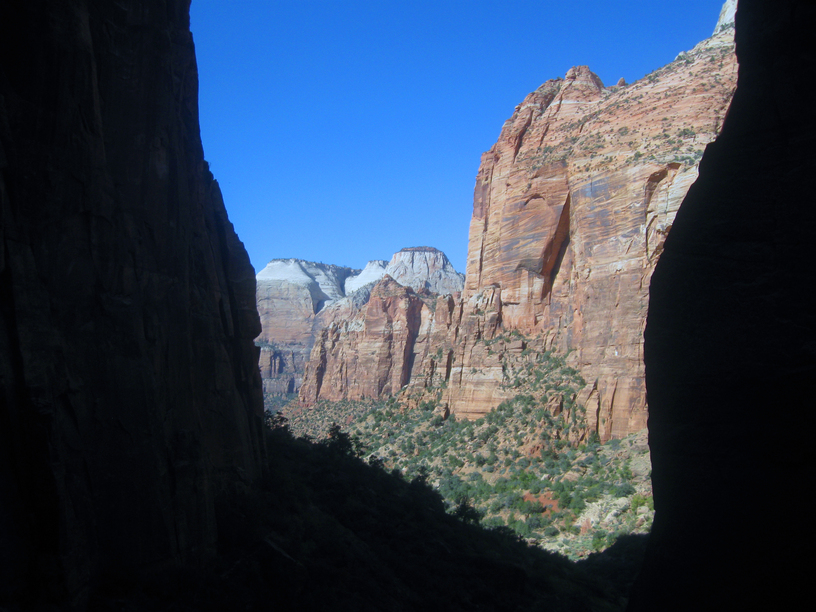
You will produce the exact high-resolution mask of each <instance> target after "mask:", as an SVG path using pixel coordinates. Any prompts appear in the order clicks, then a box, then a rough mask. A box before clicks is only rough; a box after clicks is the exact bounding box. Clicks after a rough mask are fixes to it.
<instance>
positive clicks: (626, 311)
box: [301, 24, 736, 439]
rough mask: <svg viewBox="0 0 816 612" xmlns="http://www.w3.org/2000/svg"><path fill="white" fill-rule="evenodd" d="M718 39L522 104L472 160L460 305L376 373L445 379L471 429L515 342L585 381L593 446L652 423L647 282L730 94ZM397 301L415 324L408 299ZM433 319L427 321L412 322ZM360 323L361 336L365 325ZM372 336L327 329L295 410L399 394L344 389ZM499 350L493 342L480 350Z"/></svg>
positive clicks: (732, 67) (500, 382)
mask: <svg viewBox="0 0 816 612" xmlns="http://www.w3.org/2000/svg"><path fill="white" fill-rule="evenodd" d="M721 26H724V24H718V27H717V33H716V34H715V35H714V36H712V37H711V38H710V39H708V40H706V41H704V42H702V43H700V44H699V45H697V46H696V47H695V48H694V49H692V50H691V51H688V52H686V53H681V54H680V55H679V56H678V58H677V59H676V60H675V61H674V62H672V63H671V64H669V65H667V66H665V67H664V68H661V69H659V70H657V71H655V72H654V73H652V74H650V75H648V76H647V77H645V78H643V79H641V80H640V81H638V82H636V83H634V84H632V85H623V84H622V85H620V86H615V87H608V88H607V87H604V85H603V83H601V81H600V79H599V78H598V77H597V76H596V75H595V74H593V73H592V72H591V71H590V70H589V68H587V67H585V66H579V67H576V68H573V69H571V70H570V71H569V72H568V73H567V75H566V77H565V78H563V79H554V80H551V81H547V82H546V83H544V84H543V85H542V86H541V87H539V88H538V89H537V90H536V91H534V92H532V93H531V94H529V95H528V96H527V97H526V98H525V100H524V101H523V102H522V103H521V104H520V105H519V106H518V107H516V109H515V112H514V113H513V115H512V117H511V118H510V119H508V121H507V122H505V124H504V127H503V128H502V131H501V134H500V136H499V140H498V142H497V143H496V144H495V145H494V146H493V148H492V149H491V150H490V151H488V152H487V153H485V154H484V155H483V156H482V163H481V167H480V169H479V173H478V175H477V179H476V188H475V195H474V206H473V217H472V220H471V225H470V234H469V247H468V264H467V274H466V280H465V287H464V291H463V295H462V298H461V301H459V302H458V303H457V304H455V305H453V306H452V307H445V308H443V311H444V312H446V313H447V314H446V315H445V316H444V317H442V319H440V320H439V321H436V319H433V320H434V321H435V323H434V325H431V324H426V327H425V328H424V329H425V331H424V332H423V333H424V335H422V336H421V337H422V338H423V342H425V344H421V345H412V346H408V345H403V344H399V343H397V344H395V343H394V340H393V338H390V337H389V340H388V342H381V343H379V344H377V346H376V351H386V350H390V351H393V352H391V353H389V355H388V356H387V357H386V356H382V360H384V361H388V360H389V359H390V360H391V361H394V360H396V359H397V353H399V354H403V353H405V354H407V353H408V352H411V353H412V358H411V359H412V367H411V369H410V372H408V374H407V375H402V376H401V377H400V378H399V381H400V384H403V385H404V384H407V385H408V387H409V391H412V392H417V391H422V390H423V389H430V388H431V387H439V386H440V385H441V383H442V382H444V383H446V384H445V386H446V389H445V391H444V396H443V401H444V402H446V403H447V404H448V408H449V409H450V410H451V411H452V412H455V413H457V414H460V415H464V416H466V417H468V418H475V417H478V416H480V415H481V414H484V413H485V412H486V411H489V410H490V409H492V408H494V407H495V406H496V405H497V404H498V403H499V402H501V401H502V400H503V399H506V398H507V397H509V396H510V395H511V394H512V390H511V389H509V388H505V385H504V383H505V382H506V371H507V368H508V367H512V366H513V364H518V363H521V362H523V360H524V356H523V355H521V354H520V353H521V352H522V351H523V350H522V349H519V350H518V351H511V350H510V349H509V347H510V346H514V345H513V344H512V343H511V342H509V341H508V342H504V341H503V340H501V339H502V338H504V337H505V334H507V333H508V332H513V331H516V332H520V333H521V334H523V335H525V336H527V337H529V338H530V340H529V345H528V344H525V345H524V348H525V349H528V351H527V352H529V351H536V350H551V349H552V350H557V351H559V352H562V353H569V362H570V364H571V365H573V366H574V367H576V368H577V369H578V370H579V371H580V372H581V373H582V375H583V377H584V378H585V379H586V381H587V383H588V384H587V387H586V388H585V389H584V391H583V392H582V395H581V397H580V398H579V401H580V402H581V403H583V404H585V405H586V406H587V413H588V419H589V424H590V426H591V427H592V428H597V431H598V433H599V434H600V436H601V438H602V439H608V438H609V437H617V436H623V435H625V434H627V433H629V432H633V431H637V430H640V429H642V428H644V427H645V426H646V399H645V389H644V382H643V381H644V373H643V340H642V335H643V326H644V321H645V316H646V308H647V291H648V286H649V280H650V277H651V273H652V270H653V268H654V264H655V262H656V260H657V256H658V255H659V254H660V252H661V250H662V248H663V241H664V239H665V237H666V234H667V232H668V231H669V229H670V228H671V225H672V222H673V219H674V215H675V213H676V211H677V209H678V207H679V204H680V201H681V200H682V199H683V197H684V196H685V194H686V192H687V190H688V188H689V186H690V185H691V184H692V183H693V182H694V180H695V179H696V177H697V164H698V161H699V159H700V157H701V156H702V152H703V149H704V147H705V146H706V144H707V143H709V142H710V141H712V140H713V139H714V137H715V136H716V135H717V133H718V132H719V130H720V127H721V125H722V122H723V118H724V117H725V114H726V111H727V109H728V106H729V104H730V101H731V97H732V94H733V91H734V88H735V84H736V64H735V58H734V45H733V27H721ZM401 299H402V300H403V302H402V303H403V312H410V311H411V309H410V308H409V307H408V303H409V302H410V299H409V298H408V297H407V296H403V297H402V298H401ZM413 299H414V300H415V301H421V300H419V298H413ZM411 303H413V302H411ZM417 308H418V309H419V311H422V308H421V307H419V306H417ZM425 308H427V309H428V310H429V312H430V308H431V306H430V305H429V304H425ZM372 316H373V315H372ZM378 320H379V319H378ZM431 320H432V318H431V317H429V316H428V315H425V316H424V318H422V317H420V318H419V320H418V321H417V322H414V323H413V325H414V326H415V327H417V326H419V325H420V322H421V321H431ZM443 320H444V321H445V323H444V324H443V323H442V321H443ZM354 321H355V323H354V325H355V326H356V329H359V330H362V329H364V328H365V329H367V328H366V325H367V320H366V318H365V316H363V314H362V313H359V314H358V315H357V316H356V318H355V319H354ZM397 321H399V322H400V323H399V325H408V321H407V320H406V319H405V317H404V316H403V317H402V318H400V317H397V318H396V319H394V322H393V323H392V325H396V324H397V323H396V322H397ZM445 325H447V328H445ZM417 329H419V327H417ZM366 333H367V334H368V335H367V336H366V338H367V339H366V340H365V341H364V342H362V343H361V341H360V339H359V338H358V337H357V335H355V334H357V332H356V331H355V332H353V333H351V334H349V333H346V334H345V335H344V333H343V331H342V330H341V329H340V327H335V328H333V329H332V330H327V331H326V332H325V334H324V335H323V336H322V337H321V339H320V341H319V342H318V344H316V345H315V349H314V351H313V353H312V360H311V362H310V364H309V369H310V370H314V371H315V372H318V371H320V372H322V376H323V383H322V385H320V384H316V381H313V384H312V386H310V387H309V388H308V390H307V391H306V392H304V393H302V394H301V399H302V400H304V401H306V402H307V403H311V402H313V401H315V400H316V399H321V398H322V399H340V398H341V397H352V398H353V397H359V396H360V395H361V394H363V392H362V389H363V388H365V389H366V394H369V393H372V392H376V393H378V394H379V393H393V392H395V391H396V390H397V389H398V387H397V386H396V385H395V384H391V385H388V386H387V387H386V386H383V387H379V386H378V385H377V384H374V381H373V380H363V379H359V378H358V380H357V382H356V383H355V384H354V385H346V384H342V383H341V382H340V379H341V378H342V377H343V376H346V372H347V371H348V368H349V367H351V366H352V364H357V363H359V361H360V356H359V353H360V351H374V350H375V347H374V345H372V344H371V342H372V341H373V340H372V339H373V336H372V334H371V333H370V332H368V331H367V332H366ZM418 337H419V336H418ZM426 338H427V340H425V339H426ZM493 340H499V342H498V343H495V344H493V343H492V344H491V345H490V346H488V344H487V343H486V342H485V341H493ZM386 346H387V347H389V348H388V349H386V348H385V347H386ZM516 348H518V347H516ZM399 359H400V360H401V363H406V362H407V361H410V359H406V358H404V357H399ZM327 360H328V361H327ZM332 360H333V363H334V365H333V366H331V367H329V366H328V363H329V362H330V361H332ZM321 364H323V365H321ZM378 372H379V370H376V369H368V370H358V373H357V376H358V377H360V376H362V377H365V376H372V377H377V376H380V374H379V373H378ZM326 377H328V378H329V379H331V381H332V383H331V384H328V385H327V384H326V380H327V378H326ZM305 387H306V386H305V385H304V389H305ZM435 392H436V391H435V390H434V393H435Z"/></svg>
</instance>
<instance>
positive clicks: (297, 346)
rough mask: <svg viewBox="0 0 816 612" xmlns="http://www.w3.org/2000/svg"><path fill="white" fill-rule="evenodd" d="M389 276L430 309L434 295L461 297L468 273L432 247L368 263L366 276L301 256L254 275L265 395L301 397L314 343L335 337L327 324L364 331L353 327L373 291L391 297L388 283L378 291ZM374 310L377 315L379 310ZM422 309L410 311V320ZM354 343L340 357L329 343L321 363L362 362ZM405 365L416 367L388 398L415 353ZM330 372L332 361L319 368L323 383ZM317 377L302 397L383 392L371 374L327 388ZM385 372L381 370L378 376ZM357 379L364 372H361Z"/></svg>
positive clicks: (411, 249)
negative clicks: (365, 378)
mask: <svg viewBox="0 0 816 612" xmlns="http://www.w3.org/2000/svg"><path fill="white" fill-rule="evenodd" d="M384 278H387V279H390V280H389V282H390V283H391V284H393V285H394V286H397V287H399V286H402V287H405V288H410V289H411V291H410V293H411V294H412V295H415V294H414V291H415V292H417V293H419V294H421V295H422V296H423V297H422V300H424V301H425V302H427V303H429V304H430V303H432V302H433V301H434V300H433V299H430V298H429V296H430V295H431V294H456V295H458V294H459V293H460V292H461V290H462V283H463V282H464V275H462V274H460V273H458V272H456V270H454V269H453V266H452V265H451V263H450V261H449V260H448V258H447V257H446V256H445V254H444V253H443V252H442V251H440V250H438V249H435V248H433V247H409V248H405V249H402V250H400V251H399V252H397V253H395V254H394V256H393V257H392V258H391V260H390V261H389V262H386V261H382V260H374V261H370V262H369V263H368V265H367V266H366V267H365V269H363V270H362V271H361V270H352V269H351V268H346V267H342V266H334V265H328V264H322V263H313V262H307V261H302V260H298V259H276V260H273V261H271V262H270V263H269V264H268V265H267V266H266V267H265V268H264V269H263V270H261V272H259V273H258V275H257V283H258V287H257V303H258V312H259V313H260V317H261V324H262V327H263V330H262V332H261V335H260V336H259V337H258V340H257V342H258V344H259V345H260V346H261V357H260V367H261V376H262V378H263V385H264V392H265V394H267V395H268V396H276V395H282V394H288V393H297V392H299V391H300V389H301V384H303V377H304V375H307V366H306V364H307V362H308V361H309V357H310V354H311V352H312V347H313V346H314V345H315V342H316V341H317V342H321V343H322V342H324V341H329V338H330V336H328V335H326V334H325V333H324V331H325V329H326V328H329V327H331V328H332V329H333V330H334V332H333V333H334V334H335V335H336V334H338V333H340V331H339V330H340V329H342V330H344V331H343V333H348V332H351V333H355V332H357V331H359V330H362V329H363V327H365V326H362V325H361V326H358V327H355V326H354V325H350V324H349V322H350V321H351V320H352V319H355V320H357V319H359V318H360V317H363V316H364V312H365V311H366V308H367V306H366V305H367V303H368V302H369V298H370V297H371V296H372V295H375V294H376V296H377V298H376V299H380V298H381V297H382V295H383V294H387V293H390V292H392V289H393V287H391V286H390V285H389V288H385V287H383V288H382V289H381V290H379V291H377V290H375V285H376V284H377V283H378V282H380V281H381V280H382V279H384ZM415 297H416V296H415ZM418 299H419V298H418ZM375 301H376V300H375ZM420 301H421V300H420ZM371 312H372V315H373V313H374V312H375V310H372V311H371ZM418 312H419V311H414V310H412V311H411V317H413V316H414V315H415V314H416V313H418ZM373 316H376V315H373ZM403 322H404V323H406V324H408V325H409V326H413V327H412V329H413V328H415V329H416V330H418V329H419V328H420V327H421V326H420V325H419V323H418V322H416V321H413V320H412V321H410V322H408V321H407V320H406V319H405V318H404V317H403ZM377 325H378V323H376V322H370V323H369V325H368V327H369V328H371V327H372V326H373V327H376V326H377ZM412 333H413V332H412ZM332 337H334V338H335V339H334V341H332V345H333V346H335V345H337V346H339V345H340V344H343V341H342V340H340V339H339V337H335V336H332ZM409 338H410V342H411V343H413V342H414V335H410V334H409V335H408V336H405V337H404V338H403V341H409ZM384 341H385V339H384ZM389 342H390V340H389ZM338 343H339V344H338ZM351 346H355V347H356V346H357V341H356V340H352V341H351V344H350V345H349V346H348V347H347V349H346V350H343V351H341V352H340V353H337V354H331V353H332V351H331V350H330V349H327V348H326V347H325V346H324V347H323V348H322V349H321V350H322V352H323V359H324V360H326V359H329V360H330V361H331V360H333V359H341V360H346V359H350V360H352V361H354V362H355V363H356V359H357V358H356V357H355V356H353V352H354V350H355V349H352V348H351ZM387 350H388V351H389V355H390V351H392V350H394V351H396V353H395V355H394V356H393V359H392V357H391V356H389V360H392V361H399V359H400V357H399V356H398V355H397V354H398V353H405V351H406V350H407V349H406V347H405V346H402V347H401V348H396V345H394V346H393V347H392V346H391V345H389V348H388V349H387ZM363 361H365V360H363ZM318 363H320V362H316V363H315V366H314V367H315V368H316V367H318ZM408 363H409V364H411V366H409V367H407V370H406V378H405V380H404V381H402V382H400V381H399V380H395V381H394V385H396V387H394V386H393V385H391V384H389V385H386V386H387V388H388V389H392V388H393V389H394V391H389V393H391V392H394V393H395V392H396V391H398V390H399V389H400V388H401V387H402V385H404V384H405V383H406V382H407V381H408V380H409V379H410V374H411V369H412V365H413V357H412V356H410V358H409V361H408ZM326 367H328V369H329V370H330V371H331V370H333V366H332V365H330V364H329V365H328V366H325V365H324V366H321V370H320V371H321V372H322V373H321V375H320V376H321V381H322V376H323V375H324V374H323V373H325V370H326ZM383 367H385V366H384V365H383ZM349 368H351V370H354V369H355V368H356V365H353V366H352V365H346V366H345V367H344V368H343V369H342V370H337V372H336V374H337V375H339V372H340V371H342V372H347V371H349ZM314 374H315V372H313V373H312V379H311V381H310V382H308V383H307V385H306V386H307V387H308V388H307V390H306V391H304V392H303V395H302V396H301V397H303V398H307V397H312V398H313V399H316V398H317V396H320V397H322V398H323V399H328V398H329V397H331V398H332V399H341V398H342V397H345V395H344V394H343V393H339V392H338V390H339V389H358V388H359V391H358V392H357V393H358V396H359V394H363V395H367V396H372V395H379V394H380V392H381V391H378V390H376V389H377V387H378V382H377V381H375V380H374V378H375V377H376V376H375V375H374V374H373V373H372V374H371V376H372V380H370V381H367V382H364V383H363V382H360V384H359V385H358V384H357V383H355V382H351V383H350V382H349V381H347V380H345V379H343V380H339V379H338V380H335V381H333V382H332V384H331V385H327V386H325V387H324V386H323V385H322V382H318V381H317V379H316V378H315V377H314ZM382 375H383V374H382V373H380V375H378V376H382ZM359 376H361V377H362V376H364V374H363V373H362V372H361V373H360V374H359ZM397 378H399V377H397ZM360 380H361V381H362V379H360Z"/></svg>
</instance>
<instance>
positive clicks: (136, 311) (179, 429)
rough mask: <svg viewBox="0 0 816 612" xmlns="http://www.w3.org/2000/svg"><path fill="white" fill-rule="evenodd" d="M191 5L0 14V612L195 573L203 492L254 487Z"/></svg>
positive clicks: (228, 260) (235, 274)
mask: <svg viewBox="0 0 816 612" xmlns="http://www.w3.org/2000/svg"><path fill="white" fill-rule="evenodd" d="M188 7H189V0H122V1H120V2H99V1H94V0H37V1H27V0H25V1H17V0H7V1H6V2H3V3H2V7H1V8H0V58H2V62H1V63H0V242H1V243H2V244H0V357H1V358H0V607H3V605H4V604H6V603H8V602H17V603H18V604H19V605H21V606H22V608H23V609H38V608H40V607H45V606H48V605H50V604H54V605H59V606H63V605H65V606H80V607H81V606H83V605H84V603H83V602H85V601H86V600H87V597H88V593H89V592H90V591H91V590H92V589H93V588H94V585H96V584H98V583H99V582H100V580H103V578H104V576H109V575H116V574H121V575H127V574H128V573H130V572H133V571H137V570H140V571H141V570H144V569H146V568H156V569H159V568H162V567H167V566H172V565H177V564H182V563H184V564H188V565H189V564H192V565H195V564H197V563H202V562H205V561H206V560H207V559H208V558H211V557H212V556H213V554H214V552H215V543H216V537H217V533H216V521H215V498H216V496H217V494H218V493H219V491H221V490H223V489H224V488H225V487H226V486H227V485H228V484H231V483H234V482H240V481H244V480H246V481H249V480H252V479H253V478H254V477H256V476H257V475H258V474H259V471H260V469H261V468H260V466H261V465H262V460H263V455H264V451H263V442H262V437H261V427H262V424H261V417H260V412H261V409H262V399H261V388H260V378H259V374H258V368H257V358H258V353H257V348H255V347H254V346H253V343H252V339H253V338H254V337H255V336H257V335H258V333H259V331H260V325H259V322H258V315H257V312H256V310H255V279H254V273H253V269H252V267H251V265H250V263H249V259H248V257H247V255H246V252H245V251H244V248H243V245H242V244H241V242H240V241H239V240H238V238H237V237H236V235H235V233H234V231H233V228H232V225H231V224H230V222H229V220H228V219H227V214H226V211H225V209H224V205H223V202H222V200H221V195H220V192H219V189H218V185H217V183H216V182H215V181H214V180H213V177H212V175H211V174H210V172H209V170H208V167H207V164H206V162H204V158H203V152H202V147H201V141H200V137H199V126H198V107H197V96H198V91H197V89H198V82H197V72H196V64H195V55H194V50H193V41H192V36H191V34H190V31H189V15H188ZM49 609H50V608H49Z"/></svg>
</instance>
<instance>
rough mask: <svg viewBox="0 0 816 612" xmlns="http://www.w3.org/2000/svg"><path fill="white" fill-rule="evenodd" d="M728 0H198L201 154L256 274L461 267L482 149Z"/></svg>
mask: <svg viewBox="0 0 816 612" xmlns="http://www.w3.org/2000/svg"><path fill="white" fill-rule="evenodd" d="M721 6H722V1H721V0H684V1H683V2H660V1H657V0H651V1H641V0H629V1H627V2H608V0H607V1H596V0H584V1H583V2H577V3H573V2H564V1H563V0H561V1H559V2H550V1H546V0H538V1H536V2H533V1H527V0H517V1H514V0H501V1H500V0H491V1H487V0H484V1H481V0H433V1H426V0H371V1H368V0H288V1H285V2H284V1H276V0H193V2H192V8H191V11H192V17H191V20H192V22H191V27H192V31H193V37H194V40H195V44H196V53H197V57H198V68H199V79H200V113H201V136H202V140H203V142H204V154H205V157H206V159H207V160H208V161H209V162H210V165H211V169H212V171H213V173H214V174H215V177H216V178H217V179H218V181H219V183H220V185H221V189H222V191H223V194H224V200H225V202H226V206H227V211H228V213H229V216H230V219H231V220H232V222H233V224H234V225H235V229H236V231H237V232H238V235H239V236H240V238H241V240H242V241H243V242H244V245H245V246H246V248H247V251H248V252H249V255H250V258H251V259H252V263H253V265H254V266H255V269H256V271H257V270H260V269H261V268H263V267H264V266H265V265H266V263H267V261H269V260H270V259H273V258H278V257H298V258H301V259H307V260H312V261H322V262H325V263H334V264H341V265H347V266H351V267H363V266H364V265H365V263H366V262H367V261H368V260H370V259H389V258H390V257H391V255H392V254H393V253H394V252H396V251H398V250H399V249H401V248H403V247H406V246H434V247H437V248H439V249H441V250H443V251H445V253H446V254H447V255H448V257H449V258H450V259H451V261H452V262H453V264H454V266H455V267H456V269H457V270H459V271H461V272H464V267H465V258H466V255H467V233H468V225H469V222H470V215H471V211H472V205H473V186H474V179H475V177H476V172H477V170H478V168H479V158H480V156H481V154H482V152H484V151H486V150H488V149H489V148H490V147H491V146H492V145H493V143H494V142H495V141H496V139H497V138H498V135H499V131H500V130H501V126H502V123H503V122H504V121H505V120H506V119H507V118H508V117H510V115H511V114H512V113H513V109H514V107H515V106H516V105H517V104H519V103H520V102H521V101H522V100H523V98H524V96H525V95H526V94H527V93H529V92H530V91H532V90H534V89H535V88H536V87H538V86H539V85H540V84H541V83H543V82H544V81H546V80H547V79H550V78H555V77H563V76H564V74H565V73H566V72H567V70H568V69H569V68H570V67H571V66H575V65H581V64H585V65H588V66H589V67H590V68H591V69H592V70H593V71H594V72H595V73H597V74H598V76H600V77H601V80H603V82H604V83H605V84H606V85H614V84H615V82H616V81H617V80H618V79H619V78H620V77H624V78H625V79H626V80H627V81H628V82H630V83H631V82H633V81H635V80H637V79H639V78H641V77H643V76H644V75H646V74H647V73H649V72H651V71H652V70H654V69H656V68H659V67H660V66H663V65H664V64H667V63H669V62H670V61H672V60H673V59H674V58H675V56H676V55H677V54H678V53H679V52H680V51H684V50H688V49H690V48H691V47H693V46H694V45H695V44H696V43H697V42H699V41H700V40H703V39H704V38H706V37H708V36H709V35H711V33H712V31H713V30H714V26H715V24H716V21H717V17H718V15H719V11H720V8H721Z"/></svg>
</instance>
